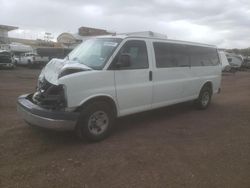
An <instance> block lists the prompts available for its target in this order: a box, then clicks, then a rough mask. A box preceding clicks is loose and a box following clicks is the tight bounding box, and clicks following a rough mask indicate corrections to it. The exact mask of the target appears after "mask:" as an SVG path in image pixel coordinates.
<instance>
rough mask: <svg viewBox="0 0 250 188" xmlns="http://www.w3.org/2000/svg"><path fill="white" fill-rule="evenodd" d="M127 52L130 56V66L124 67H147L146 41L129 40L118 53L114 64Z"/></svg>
mask: <svg viewBox="0 0 250 188" xmlns="http://www.w3.org/2000/svg"><path fill="white" fill-rule="evenodd" d="M122 54H127V55H129V57H130V66H128V67H125V68H122V69H146V68H148V67H149V65H148V53H147V47H146V43H145V41H142V40H130V41H127V42H126V43H125V44H124V45H123V47H122V48H121V50H120V51H119V52H118V54H117V55H116V57H115V59H114V62H113V65H115V63H117V61H118V60H119V57H120V55H122Z"/></svg>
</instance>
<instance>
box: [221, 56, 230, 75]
mask: <svg viewBox="0 0 250 188" xmlns="http://www.w3.org/2000/svg"><path fill="white" fill-rule="evenodd" d="M219 55H220V59H221V68H222V71H223V72H229V71H230V70H231V66H230V64H229V62H228V59H227V56H226V53H225V52H224V51H220V52H219Z"/></svg>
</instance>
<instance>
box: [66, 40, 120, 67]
mask: <svg viewBox="0 0 250 188" xmlns="http://www.w3.org/2000/svg"><path fill="white" fill-rule="evenodd" d="M121 41H122V39H118V38H95V39H89V40H86V41H85V42H83V43H82V44H80V45H79V46H78V47H77V48H75V49H74V50H73V51H72V52H71V53H70V54H69V55H68V59H69V60H70V61H77V62H78V63H81V64H84V65H86V66H88V67H90V68H92V69H96V70H101V69H103V67H104V66H105V64H106V63H107V61H108V59H109V58H110V56H111V55H112V53H113V52H114V51H115V49H116V48H117V46H118V45H119V44H120V42H121Z"/></svg>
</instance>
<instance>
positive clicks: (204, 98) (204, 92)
mask: <svg viewBox="0 0 250 188" xmlns="http://www.w3.org/2000/svg"><path fill="white" fill-rule="evenodd" d="M211 98H212V89H211V87H209V86H204V87H203V88H202V89H201V91H200V94H199V97H198V99H196V101H195V104H196V107H197V108H198V109H201V110H205V109H206V108H207V107H208V106H209V104H210V102H211Z"/></svg>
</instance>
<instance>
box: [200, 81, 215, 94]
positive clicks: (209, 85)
mask: <svg viewBox="0 0 250 188" xmlns="http://www.w3.org/2000/svg"><path fill="white" fill-rule="evenodd" d="M205 87H209V88H210V89H211V94H212V93H213V84H212V82H210V81H208V82H206V83H205V84H204V85H203V86H202V88H201V89H203V88H205Z"/></svg>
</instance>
